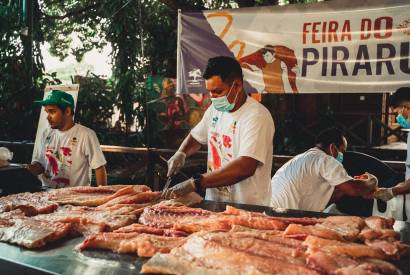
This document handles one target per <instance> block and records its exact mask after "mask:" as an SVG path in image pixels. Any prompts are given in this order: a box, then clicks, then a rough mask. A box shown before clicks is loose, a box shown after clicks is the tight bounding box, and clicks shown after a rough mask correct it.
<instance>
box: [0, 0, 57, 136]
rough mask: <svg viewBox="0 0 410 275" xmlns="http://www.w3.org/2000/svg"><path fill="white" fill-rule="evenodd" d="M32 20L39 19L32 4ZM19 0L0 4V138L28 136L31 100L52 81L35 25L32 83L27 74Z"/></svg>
mask: <svg viewBox="0 0 410 275" xmlns="http://www.w3.org/2000/svg"><path fill="white" fill-rule="evenodd" d="M33 17H34V20H38V18H39V10H38V5H34V11H33ZM23 19H24V18H22V16H21V6H20V5H19V1H12V0H10V1H1V3H0V121H1V123H0V138H1V139H9V138H12V139H19V140H22V139H31V138H33V135H34V134H33V133H35V129H36V127H37V125H36V124H35V122H34V121H33V119H32V118H33V117H38V110H33V108H31V105H32V101H33V100H34V99H35V98H38V97H39V96H40V95H41V91H42V90H43V89H44V86H45V85H46V84H47V83H56V81H57V80H56V79H55V78H54V76H53V75H45V74H44V66H43V61H42V57H41V54H40V43H42V42H43V41H44V38H43V35H42V31H41V29H40V27H39V26H35V27H34V30H33V51H32V52H33V56H32V58H33V69H32V71H33V85H31V81H30V78H29V77H28V70H29V68H28V66H27V65H28V64H27V62H26V59H25V56H26V52H27V51H28V48H27V46H28V45H27V43H25V42H26V41H27V35H26V33H27V32H26V30H25V27H26V25H25V24H24V20H23Z"/></svg>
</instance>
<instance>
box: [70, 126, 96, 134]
mask: <svg viewBox="0 0 410 275" xmlns="http://www.w3.org/2000/svg"><path fill="white" fill-rule="evenodd" d="M75 127H77V129H76V131H77V132H78V133H79V134H81V135H85V136H94V135H96V133H95V131H94V130H93V129H91V128H88V127H86V126H84V125H81V124H76V125H75Z"/></svg>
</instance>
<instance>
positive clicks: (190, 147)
mask: <svg viewBox="0 0 410 275" xmlns="http://www.w3.org/2000/svg"><path fill="white" fill-rule="evenodd" d="M199 149H201V143H199V142H198V141H197V140H196V139H194V138H193V137H192V135H191V134H189V135H188V136H187V137H186V138H185V139H184V141H183V142H182V143H181V146H179V149H178V151H182V152H184V153H185V154H186V156H187V157H189V156H192V155H193V154H195V153H196V152H198V151H199Z"/></svg>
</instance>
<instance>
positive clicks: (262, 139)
mask: <svg viewBox="0 0 410 275" xmlns="http://www.w3.org/2000/svg"><path fill="white" fill-rule="evenodd" d="M274 133H275V125H274V124H273V119H272V118H270V117H267V116H264V115H262V114H259V115H253V116H250V117H248V119H247V120H245V121H244V122H243V123H241V127H240V147H239V153H238V156H239V157H251V158H253V159H256V160H257V161H259V162H260V163H262V164H265V161H266V155H267V152H266V148H271V143H272V142H273V135H274ZM269 153H270V154H273V152H269Z"/></svg>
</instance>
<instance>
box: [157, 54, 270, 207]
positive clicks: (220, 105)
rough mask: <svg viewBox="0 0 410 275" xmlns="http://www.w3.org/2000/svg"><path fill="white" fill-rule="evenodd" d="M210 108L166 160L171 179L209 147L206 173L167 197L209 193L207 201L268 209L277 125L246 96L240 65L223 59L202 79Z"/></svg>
mask: <svg viewBox="0 0 410 275" xmlns="http://www.w3.org/2000/svg"><path fill="white" fill-rule="evenodd" d="M203 77H204V79H205V85H206V89H207V90H208V91H209V92H210V96H211V101H212V105H211V106H210V107H209V108H208V110H207V111H206V112H205V114H204V117H203V118H202V120H201V121H200V122H199V123H198V125H197V126H196V127H195V128H193V129H192V130H191V133H190V134H189V135H188V136H187V137H186V138H185V140H184V141H183V142H182V144H181V146H180V147H179V149H178V151H177V152H176V153H175V154H174V155H173V156H172V157H171V158H170V159H169V161H168V176H171V175H174V174H176V173H177V172H178V170H179V169H180V168H181V167H182V166H183V165H184V163H185V158H186V157H188V156H191V155H192V154H194V153H195V152H197V151H198V150H199V149H200V148H201V145H203V144H207V145H208V163H207V164H208V165H207V166H208V171H207V173H204V174H202V175H196V176H194V177H193V178H192V179H189V180H187V181H184V182H182V183H179V184H177V185H176V186H174V187H172V188H170V189H168V191H167V192H166V194H165V197H166V198H171V197H176V196H182V195H184V194H187V193H189V192H192V191H195V190H198V189H206V197H205V198H206V199H207V200H214V201H223V202H235V203H246V204H256V205H269V203H270V194H271V188H270V174H271V169H272V154H273V135H274V131H275V126H274V123H273V119H272V116H271V115H270V113H269V111H268V110H267V109H266V108H265V107H264V106H263V105H262V104H260V103H259V102H257V101H256V100H254V99H253V98H251V97H248V96H247V94H246V92H245V90H244V88H243V74H242V69H241V67H240V65H239V63H238V62H237V61H236V60H235V59H233V58H231V57H225V56H219V57H214V58H210V59H209V60H208V64H207V68H206V70H205V72H204V75H203Z"/></svg>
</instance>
